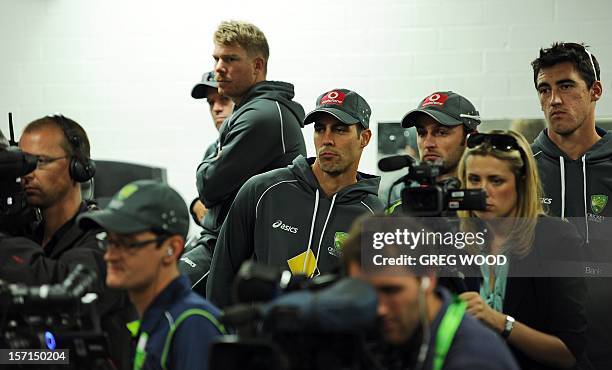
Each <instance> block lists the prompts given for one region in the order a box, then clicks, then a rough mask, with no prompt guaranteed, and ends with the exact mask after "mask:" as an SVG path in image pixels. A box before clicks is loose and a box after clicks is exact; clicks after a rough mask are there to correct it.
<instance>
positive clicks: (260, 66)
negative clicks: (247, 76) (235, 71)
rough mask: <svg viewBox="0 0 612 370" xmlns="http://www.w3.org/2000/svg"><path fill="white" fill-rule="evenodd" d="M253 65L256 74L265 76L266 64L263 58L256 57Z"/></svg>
mask: <svg viewBox="0 0 612 370" xmlns="http://www.w3.org/2000/svg"><path fill="white" fill-rule="evenodd" d="M253 65H254V67H255V73H256V74H258V75H259V74H261V75H262V76H265V70H266V62H265V61H264V58H263V57H255V59H253Z"/></svg>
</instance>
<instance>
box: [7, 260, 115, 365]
mask: <svg viewBox="0 0 612 370" xmlns="http://www.w3.org/2000/svg"><path fill="white" fill-rule="evenodd" d="M96 279H97V276H96V273H95V272H94V271H93V270H90V269H87V268H85V267H84V266H83V265H77V266H76V267H75V268H74V270H73V271H72V272H71V273H70V274H69V275H68V276H67V277H66V279H65V280H64V282H63V283H62V284H53V285H41V286H35V287H28V286H25V285H23V284H6V283H4V282H2V281H0V310H1V312H2V313H1V315H2V317H1V321H0V322H1V323H2V326H1V327H0V330H1V331H2V335H1V336H0V348H5V349H12V350H21V349H24V350H25V349H41V350H47V349H48V350H55V349H68V350H69V365H57V368H58V369H59V368H61V369H113V368H114V366H113V365H112V363H110V362H109V360H108V340H107V338H106V335H105V334H104V333H103V332H102V330H101V329H100V319H99V315H98V312H97V311H96V308H95V305H94V304H93V303H94V302H95V300H96V298H97V297H96V295H95V294H93V293H87V291H88V290H89V288H90V286H91V285H92V284H93V283H94V282H95V281H96ZM86 293H87V294H86ZM11 366H13V365H11ZM24 366H25V367H26V368H28V367H27V365H24ZM44 366H45V369H47V368H50V369H53V368H54V367H53V366H54V365H44ZM0 367H1V365H0ZM12 368H14V367H12Z"/></svg>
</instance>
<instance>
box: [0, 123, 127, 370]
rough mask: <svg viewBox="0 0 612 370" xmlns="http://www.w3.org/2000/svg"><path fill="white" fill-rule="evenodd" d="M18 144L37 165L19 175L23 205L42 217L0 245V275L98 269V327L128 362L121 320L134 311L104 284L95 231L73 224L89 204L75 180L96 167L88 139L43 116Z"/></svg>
mask: <svg viewBox="0 0 612 370" xmlns="http://www.w3.org/2000/svg"><path fill="white" fill-rule="evenodd" d="M19 147H20V148H21V150H22V151H23V152H25V153H28V154H32V155H36V156H37V157H38V163H37V167H36V169H35V170H34V171H33V172H31V173H29V174H27V175H25V176H24V177H23V178H22V184H23V186H24V190H25V193H26V195H27V201H28V204H29V205H31V206H33V207H36V208H38V209H39V210H40V213H41V215H42V221H41V223H40V224H39V225H38V227H37V228H36V230H35V233H34V235H33V236H32V237H31V239H32V240H33V241H34V242H35V243H33V242H31V241H28V240H26V239H25V238H21V239H18V240H17V241H15V240H13V241H12V242H10V243H6V244H7V245H6V246H4V245H3V246H2V248H0V260H1V261H3V263H2V266H0V278H1V279H4V280H7V281H9V282H19V283H24V284H27V285H41V284H56V283H62V282H63V281H64V279H65V278H66V277H67V276H68V274H69V273H70V272H71V271H72V270H73V269H74V268H75V266H76V265H77V264H82V265H84V266H86V267H88V268H90V269H92V270H93V271H95V272H96V273H97V276H98V279H97V280H96V284H95V286H94V287H93V290H94V291H95V292H96V293H97V294H98V295H99V301H98V302H99V303H98V310H99V312H100V314H101V321H102V322H101V324H102V329H103V330H104V331H105V332H107V333H108V334H109V339H110V344H111V348H110V350H111V357H112V359H113V360H114V362H115V364H116V365H117V366H118V367H120V368H123V367H126V366H129V359H130V345H129V343H130V335H129V331H128V330H127V328H126V327H125V325H124V324H125V323H126V322H128V321H129V320H131V318H132V317H133V315H134V314H135V312H134V310H133V307H132V305H131V304H130V303H129V301H128V300H127V296H126V295H125V294H123V293H120V292H118V291H112V290H109V289H107V288H106V287H105V285H104V277H105V276H106V269H105V267H104V261H103V251H102V250H100V248H99V246H98V241H97V240H96V234H97V233H98V232H99V231H100V230H89V231H82V230H80V229H79V227H78V226H77V225H76V223H75V219H76V217H77V216H78V215H79V214H83V213H87V212H89V208H90V206H89V205H88V204H87V203H86V202H84V201H83V199H82V197H81V188H80V182H86V181H88V180H89V179H91V178H92V177H93V175H94V172H95V165H94V164H93V161H91V159H90V158H89V140H88V138H87V134H86V133H85V130H83V128H82V127H81V126H80V125H79V124H78V123H76V122H75V121H73V120H71V119H69V118H66V117H63V116H60V115H55V116H47V117H43V118H40V119H37V120H35V121H33V122H31V123H30V124H28V125H27V126H26V128H25V129H24V131H23V134H22V135H21V140H20V142H19Z"/></svg>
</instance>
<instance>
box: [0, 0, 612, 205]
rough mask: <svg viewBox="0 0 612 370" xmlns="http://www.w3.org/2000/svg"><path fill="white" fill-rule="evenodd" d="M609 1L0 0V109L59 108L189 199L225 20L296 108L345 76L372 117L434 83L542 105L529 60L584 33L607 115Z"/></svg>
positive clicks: (24, 117)
mask: <svg viewBox="0 0 612 370" xmlns="http://www.w3.org/2000/svg"><path fill="white" fill-rule="evenodd" d="M215 7H216V8H215ZM610 14H612V2H611V1H608V0H600V1H594V0H593V1H588V0H587V1H576V0H538V1H530V0H524V1H512V2H509V1H502V0H438V1H436V0H427V1H424V0H378V1H365V0H360V1H345V0H337V1H323V0H304V1H301V2H296V1H265V0H261V1H246V0H233V1H226V2H219V1H216V2H213V1H203V0H200V1H195V0H190V1H187V0H179V1H174V2H170V1H164V2H161V1H152V0H148V1H144V0H121V1H120V0H104V1H102V0H98V1H96V0H0V114H1V115H0V119H1V118H2V117H6V112H8V111H12V112H13V113H14V117H15V120H16V122H17V126H18V127H17V130H18V131H20V130H21V128H23V126H24V125H25V124H27V123H28V122H30V121H32V120H33V119H35V118H38V117H41V116H43V115H46V114H48V113H51V112H62V113H63V114H65V115H67V116H69V117H71V118H74V119H76V120H77V121H78V122H80V123H81V124H82V125H83V126H84V127H85V129H86V130H87V131H88V133H89V136H90V139H91V141H92V152H93V156H94V158H99V159H116V160H125V161H131V162H137V163H145V164H154V165H159V166H164V167H166V168H168V177H169V182H170V183H171V185H173V186H175V187H176V188H177V189H178V190H179V191H180V192H181V193H182V194H183V196H184V197H185V198H186V200H187V201H188V200H189V199H190V198H192V197H194V196H195V195H196V190H195V179H194V173H195V168H196V166H197V164H198V162H199V159H200V158H201V155H202V153H203V150H204V148H205V147H206V145H207V144H208V143H209V142H211V141H213V140H214V138H215V135H216V133H215V130H214V128H213V126H212V122H211V119H210V117H209V115H208V112H207V107H206V104H205V103H204V102H202V101H196V100H193V99H191V97H190V95H189V94H190V90H191V87H192V86H193V84H194V83H195V82H197V81H198V79H199V78H200V76H201V74H202V72H204V71H205V70H209V69H211V68H212V58H211V57H210V54H211V52H212V41H211V37H212V32H213V30H214V29H215V27H216V26H217V24H218V23H219V22H220V21H222V20H226V19H243V20H248V21H251V22H253V23H255V24H256V25H258V26H259V27H260V28H261V29H262V30H263V31H264V32H265V33H266V35H267V37H268V42H269V44H270V48H271V58H270V64H269V75H268V78H269V79H272V80H285V81H289V82H292V83H294V84H295V85H296V100H297V101H299V102H301V103H302V104H303V105H304V108H305V109H306V110H307V111H308V110H310V109H312V108H313V107H314V102H315V99H316V97H317V96H318V95H319V94H320V93H322V92H323V91H325V90H327V89H331V88H334V87H347V88H350V89H353V90H356V91H357V92H359V93H360V94H361V95H363V96H364V97H365V98H366V99H367V100H368V102H369V103H370V105H371V106H372V110H373V114H372V122H376V121H390V120H391V121H393V120H396V121H397V120H399V119H401V117H402V116H403V114H404V113H405V112H407V111H408V110H410V109H412V108H413V107H414V106H416V105H417V104H418V102H419V101H420V99H422V98H423V97H424V96H426V95H427V94H428V93H430V92H432V91H434V90H436V89H452V90H454V91H457V92H459V93H461V94H463V95H465V96H467V97H468V98H470V100H472V102H473V103H474V104H475V105H476V107H477V108H478V109H479V110H480V113H481V115H482V116H483V117H484V118H486V119H497V118H515V117H526V118H529V117H540V116H541V113H540V112H539V109H538V103H537V100H536V96H535V91H534V88H533V83H532V71H531V66H530V64H529V63H530V62H531V60H532V59H534V58H535V57H536V56H537V53H538V48H539V47H540V46H548V45H550V44H551V43H552V42H553V41H584V42H586V43H588V44H589V45H591V51H592V52H593V53H594V54H595V55H596V56H597V57H598V59H599V60H600V61H601V65H602V80H603V81H604V96H603V99H602V100H601V101H600V102H599V103H598V114H599V115H600V116H612V103H611V101H612V100H611V99H612V98H611V97H610V96H609V94H610V92H612V72H611V71H612V38H611V37H610V35H611V34H612V20H611V18H610ZM374 126H375V125H374ZM0 127H1V128H2V130H3V131H4V132H5V133H6V131H7V129H6V124H5V123H3V121H2V120H0ZM311 131H312V128H311V127H307V128H306V129H305V130H304V134H305V138H306V141H307V144H308V145H309V154H313V148H312V143H311V142H312V134H311ZM375 162H376V137H374V140H373V142H372V143H371V145H370V146H369V147H368V149H367V151H366V153H365V156H364V159H363V161H362V166H361V167H362V169H363V170H365V171H368V172H376V163H375Z"/></svg>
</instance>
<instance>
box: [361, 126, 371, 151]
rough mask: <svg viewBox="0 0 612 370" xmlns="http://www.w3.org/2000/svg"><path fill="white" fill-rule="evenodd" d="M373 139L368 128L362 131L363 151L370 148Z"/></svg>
mask: <svg viewBox="0 0 612 370" xmlns="http://www.w3.org/2000/svg"><path fill="white" fill-rule="evenodd" d="M371 138H372V131H371V130H370V129H369V128H366V129H364V130H363V131H361V149H363V148H365V147H366V146H368V144H369V143H370V139H371Z"/></svg>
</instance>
